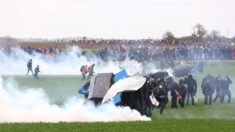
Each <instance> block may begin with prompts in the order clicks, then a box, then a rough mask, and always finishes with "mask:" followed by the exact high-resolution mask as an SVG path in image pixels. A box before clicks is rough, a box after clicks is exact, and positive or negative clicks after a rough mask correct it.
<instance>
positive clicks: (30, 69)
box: [26, 59, 33, 76]
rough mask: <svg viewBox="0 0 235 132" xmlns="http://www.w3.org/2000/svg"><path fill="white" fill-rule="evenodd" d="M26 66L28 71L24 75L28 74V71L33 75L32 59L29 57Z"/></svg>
mask: <svg viewBox="0 0 235 132" xmlns="http://www.w3.org/2000/svg"><path fill="white" fill-rule="evenodd" d="M27 68H28V72H27V74H26V76H28V74H29V71H31V73H32V75H33V70H32V59H30V60H29V61H28V63H27Z"/></svg>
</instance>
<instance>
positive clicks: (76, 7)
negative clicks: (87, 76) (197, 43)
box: [0, 0, 235, 39]
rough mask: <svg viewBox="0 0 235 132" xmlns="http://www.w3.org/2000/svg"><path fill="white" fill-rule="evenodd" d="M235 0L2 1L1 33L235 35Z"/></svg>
mask: <svg viewBox="0 0 235 132" xmlns="http://www.w3.org/2000/svg"><path fill="white" fill-rule="evenodd" d="M234 5H235V0H0V17H1V19H0V36H6V35H9V36H12V37H18V38H60V37H81V36H88V37H96V38H100V37H102V38H127V39H139V38H148V37H151V38H162V35H163V33H164V32H166V31H167V30H169V31H172V32H173V34H175V36H177V37H180V36H184V35H189V34H191V32H192V27H193V26H194V25H195V24H197V23H201V24H202V25H204V26H205V28H206V29H207V30H209V31H210V30H219V31H220V32H221V34H222V35H225V36H228V37H231V36H235V13H234V12H235V7H234Z"/></svg>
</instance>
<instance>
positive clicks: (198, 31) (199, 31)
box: [192, 23, 207, 39]
mask: <svg viewBox="0 0 235 132" xmlns="http://www.w3.org/2000/svg"><path fill="white" fill-rule="evenodd" d="M206 33H207V30H206V29H205V28H204V26H203V25H201V24H200V23H199V24H197V25H195V26H194V27H193V33H192V36H194V37H196V38H197V39H202V38H203V37H204V36H205V35H206Z"/></svg>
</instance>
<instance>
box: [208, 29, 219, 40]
mask: <svg viewBox="0 0 235 132" xmlns="http://www.w3.org/2000/svg"><path fill="white" fill-rule="evenodd" d="M208 37H209V38H212V39H219V38H221V35H220V32H219V31H216V30H212V31H211V32H210V34H209V35H208Z"/></svg>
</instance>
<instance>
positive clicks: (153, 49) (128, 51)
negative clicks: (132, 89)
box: [3, 39, 235, 62]
mask: <svg viewBox="0 0 235 132" xmlns="http://www.w3.org/2000/svg"><path fill="white" fill-rule="evenodd" d="M68 44H69V45H76V44H84V45H86V44H87V45H89V44H91V45H99V44H103V45H106V47H102V46H101V47H100V48H99V49H97V50H92V51H90V52H92V53H93V54H95V55H96V56H97V57H99V58H101V59H102V60H104V61H108V60H113V61H123V60H125V59H126V58H129V59H134V60H136V61H139V62H143V61H161V59H163V60H164V61H169V60H198V59H203V60H233V59H235V43H234V42H233V41H228V40H227V39H225V40H217V39H215V40H210V39H203V40H200V41H194V40H191V39H189V40H187V39H186V40H176V41H173V42H166V41H163V40H162V41H160V40H151V39H146V40H102V39H101V40H85V39H84V40H79V41H75V40H71V41H70V42H68ZM163 44H164V45H163ZM107 45H108V47H107ZM21 49H23V50H24V51H25V52H26V53H28V54H34V53H40V54H46V55H58V54H61V53H62V52H65V50H64V49H61V48H58V47H56V46H48V47H47V48H33V47H30V46H27V47H23V46H22V47H21ZM3 50H4V51H5V52H6V53H11V48H9V47H8V48H4V49H3ZM86 53H87V52H86V51H84V52H82V54H83V55H85V54H86Z"/></svg>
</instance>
